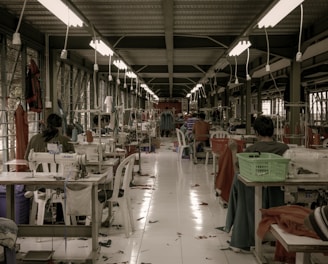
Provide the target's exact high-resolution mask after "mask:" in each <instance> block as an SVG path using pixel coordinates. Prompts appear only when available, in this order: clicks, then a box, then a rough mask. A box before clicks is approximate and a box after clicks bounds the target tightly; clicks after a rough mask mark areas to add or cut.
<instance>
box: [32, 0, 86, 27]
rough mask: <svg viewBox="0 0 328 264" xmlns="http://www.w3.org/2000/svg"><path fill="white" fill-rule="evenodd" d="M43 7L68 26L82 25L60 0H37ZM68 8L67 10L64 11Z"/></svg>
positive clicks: (80, 20)
mask: <svg viewBox="0 0 328 264" xmlns="http://www.w3.org/2000/svg"><path fill="white" fill-rule="evenodd" d="M38 1H39V2H40V4H42V5H43V6H44V7H45V8H47V9H48V10H49V11H50V12H51V13H53V14H54V15H55V16H56V17H58V18H59V19H60V20H61V21H62V22H64V23H65V24H66V25H68V26H73V27H77V26H79V27H82V26H83V21H82V19H80V18H79V17H78V16H77V15H76V14H75V13H74V12H73V11H72V10H71V9H70V8H69V7H68V6H67V5H66V4H65V3H63V2H62V1H61V0H51V1H50V0H38ZM66 10H68V12H66Z"/></svg>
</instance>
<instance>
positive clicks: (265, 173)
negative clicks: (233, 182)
mask: <svg viewBox="0 0 328 264" xmlns="http://www.w3.org/2000/svg"><path fill="white" fill-rule="evenodd" d="M237 157H238V162H239V169H240V175H242V176H244V177H245V178H247V179H248V180H250V181H258V182H277V181H284V180H285V179H286V175H287V172H288V163H289V161H290V159H286V158H284V157H282V156H280V155H277V154H272V153H258V152H254V153H253V152H244V153H237Z"/></svg>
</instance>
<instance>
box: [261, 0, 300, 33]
mask: <svg viewBox="0 0 328 264" xmlns="http://www.w3.org/2000/svg"><path fill="white" fill-rule="evenodd" d="M303 1H304V0H280V1H279V2H278V3H277V4H276V5H275V6H274V7H272V8H271V9H270V11H269V12H268V13H267V14H266V15H265V16H264V17H263V18H262V19H261V20H260V22H259V23H258V26H259V28H262V27H265V28H268V27H274V26H275V25H277V24H278V23H279V22H280V21H281V20H282V19H283V18H284V17H286V16H287V15H288V14H289V13H290V12H292V11H293V10H294V9H295V8H296V7H298V6H299V5H300V4H301V3H303Z"/></svg>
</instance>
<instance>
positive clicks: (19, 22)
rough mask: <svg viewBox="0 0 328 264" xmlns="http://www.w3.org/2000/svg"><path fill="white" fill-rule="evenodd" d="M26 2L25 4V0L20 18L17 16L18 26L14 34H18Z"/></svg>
mask: <svg viewBox="0 0 328 264" xmlns="http://www.w3.org/2000/svg"><path fill="white" fill-rule="evenodd" d="M26 2H27V0H25V1H24V4H23V8H22V12H21V14H20V16H19V21H18V25H17V28H16V31H15V33H18V30H19V28H20V25H21V23H22V19H23V14H24V10H25V6H26Z"/></svg>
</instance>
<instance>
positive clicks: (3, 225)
mask: <svg viewBox="0 0 328 264" xmlns="http://www.w3.org/2000/svg"><path fill="white" fill-rule="evenodd" d="M17 232H18V227H17V225H16V223H15V222H14V221H13V220H10V219H7V218H4V217H0V245H1V246H4V247H8V248H14V246H15V243H16V239H17Z"/></svg>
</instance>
